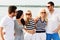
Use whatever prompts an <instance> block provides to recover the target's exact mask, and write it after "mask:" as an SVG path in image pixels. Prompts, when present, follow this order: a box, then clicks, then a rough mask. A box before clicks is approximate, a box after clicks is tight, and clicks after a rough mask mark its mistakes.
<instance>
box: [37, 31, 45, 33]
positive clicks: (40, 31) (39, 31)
mask: <svg viewBox="0 0 60 40" xmlns="http://www.w3.org/2000/svg"><path fill="white" fill-rule="evenodd" d="M45 32H46V31H36V33H45Z"/></svg>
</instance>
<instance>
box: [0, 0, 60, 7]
mask: <svg viewBox="0 0 60 40" xmlns="http://www.w3.org/2000/svg"><path fill="white" fill-rule="evenodd" d="M48 1H53V2H54V3H55V5H58V6H59V5H60V0H0V5H46V4H47V2H48Z"/></svg>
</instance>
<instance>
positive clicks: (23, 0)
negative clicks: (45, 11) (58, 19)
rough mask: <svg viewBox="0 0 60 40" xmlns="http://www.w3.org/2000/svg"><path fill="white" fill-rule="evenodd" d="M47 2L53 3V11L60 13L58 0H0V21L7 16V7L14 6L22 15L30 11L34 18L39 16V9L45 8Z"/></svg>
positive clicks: (59, 1) (59, 0)
mask: <svg viewBox="0 0 60 40" xmlns="http://www.w3.org/2000/svg"><path fill="white" fill-rule="evenodd" d="M49 1H53V2H54V3H55V9H56V10H58V11H60V0H0V20H1V19H2V18H3V17H4V16H6V15H7V13H8V6H9V5H16V6H17V8H18V9H17V10H19V9H20V10H23V11H24V13H25V12H26V11H27V10H31V12H32V15H33V18H34V17H36V16H37V15H38V14H39V12H40V9H41V8H46V4H47V3H48V2H49Z"/></svg>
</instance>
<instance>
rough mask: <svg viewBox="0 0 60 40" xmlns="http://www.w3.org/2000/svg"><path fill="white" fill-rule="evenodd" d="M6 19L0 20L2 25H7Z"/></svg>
mask: <svg viewBox="0 0 60 40" xmlns="http://www.w3.org/2000/svg"><path fill="white" fill-rule="evenodd" d="M6 23H7V22H6V19H4V18H3V19H2V20H1V22H0V27H5V26H6Z"/></svg>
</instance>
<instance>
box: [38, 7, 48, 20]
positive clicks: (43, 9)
mask: <svg viewBox="0 0 60 40" xmlns="http://www.w3.org/2000/svg"><path fill="white" fill-rule="evenodd" d="M42 11H45V12H46V9H45V8H42V9H41V10H40V13H39V15H38V17H41V16H42V15H41V14H42V13H41V12H42ZM44 18H45V21H48V19H47V12H46V13H45V17H44Z"/></svg>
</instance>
